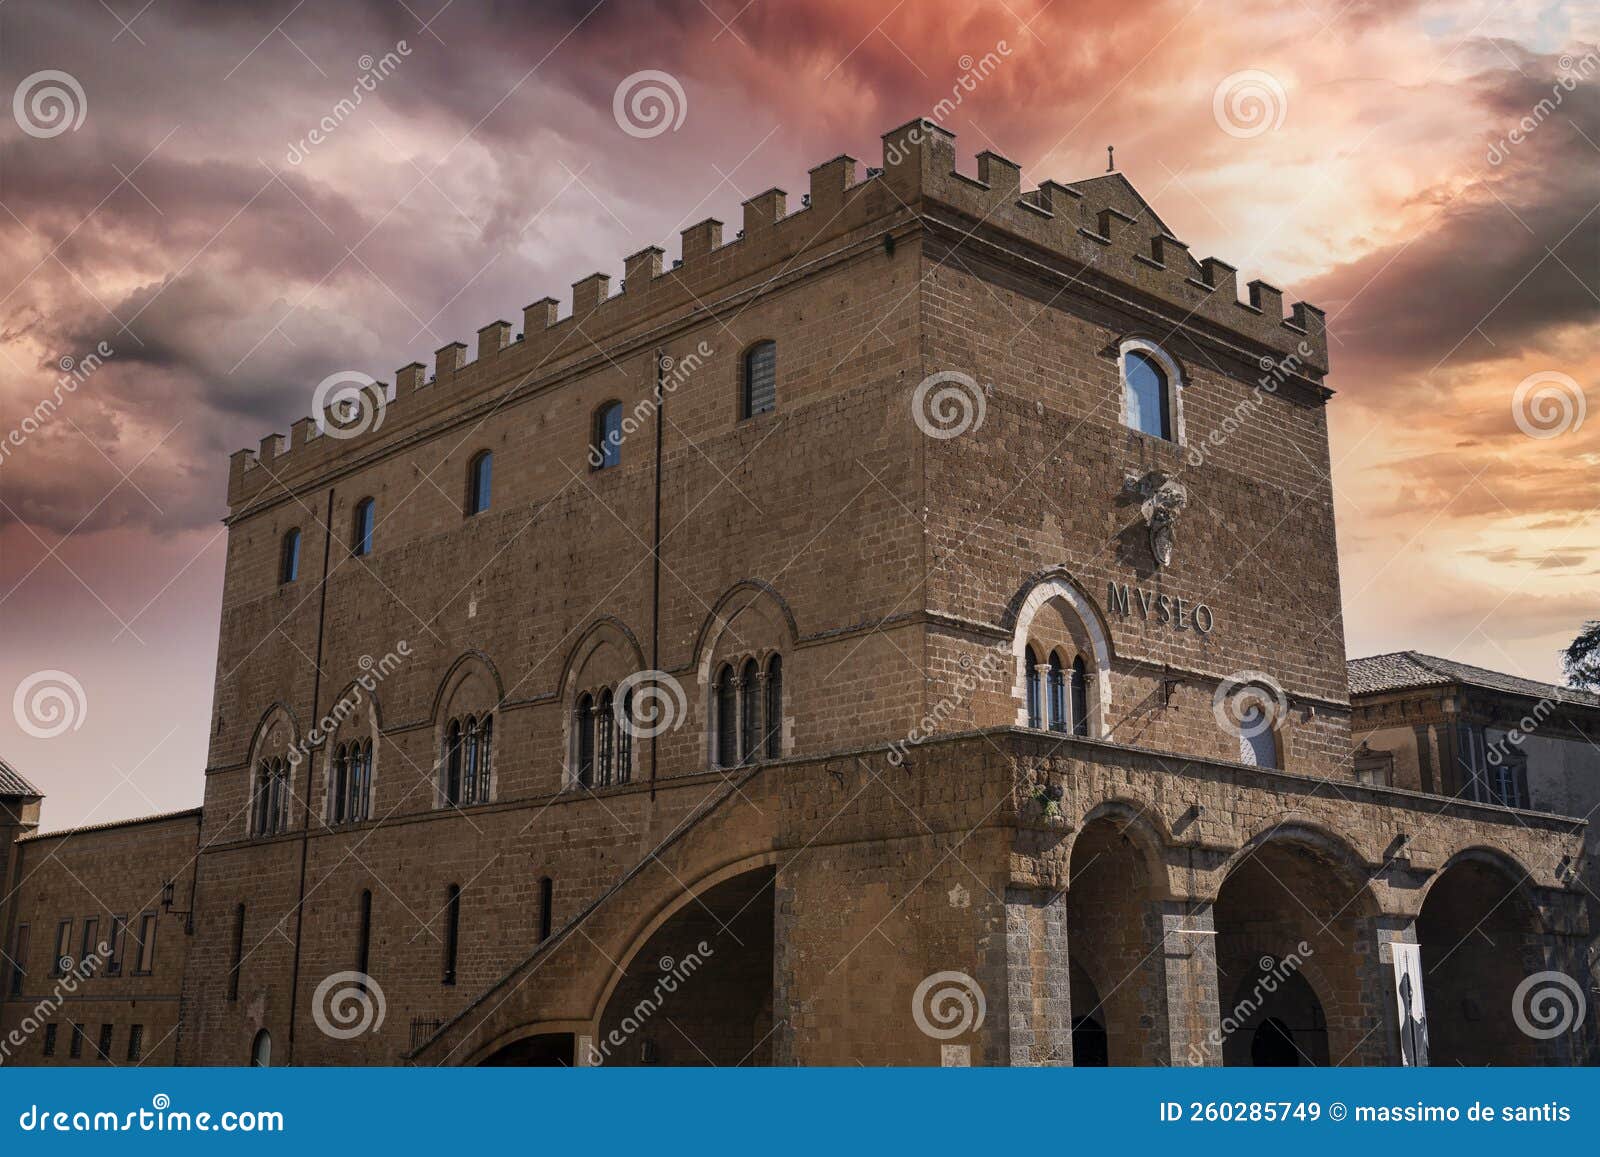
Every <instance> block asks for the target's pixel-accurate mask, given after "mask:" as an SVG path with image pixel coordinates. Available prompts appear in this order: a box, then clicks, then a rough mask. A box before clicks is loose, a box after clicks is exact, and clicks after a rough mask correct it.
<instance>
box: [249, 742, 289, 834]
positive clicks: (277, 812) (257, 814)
mask: <svg viewBox="0 0 1600 1157" xmlns="http://www.w3.org/2000/svg"><path fill="white" fill-rule="evenodd" d="M251 802H252V812H253V815H252V826H253V827H254V828H255V834H256V835H258V836H274V835H277V834H278V833H279V832H282V831H284V830H286V829H287V828H288V826H289V765H288V763H287V762H285V761H284V760H282V759H267V760H263V761H262V762H261V765H260V766H259V768H257V771H256V790H255V798H254V800H252V801H251Z"/></svg>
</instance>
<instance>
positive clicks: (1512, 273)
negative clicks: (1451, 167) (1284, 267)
mask: <svg viewBox="0 0 1600 1157" xmlns="http://www.w3.org/2000/svg"><path fill="white" fill-rule="evenodd" d="M1507 51H1516V52H1517V54H1518V56H1520V58H1521V59H1520V61H1519V62H1517V66H1518V67H1519V68H1521V70H1522V72H1521V73H1519V72H1517V71H1515V70H1513V69H1511V68H1502V69H1499V70H1495V71H1491V72H1485V73H1483V74H1480V75H1479V76H1478V77H1476V78H1474V79H1473V80H1472V81H1470V82H1468V83H1467V85H1466V87H1465V90H1464V94H1463V95H1464V96H1467V97H1469V98H1470V99H1471V100H1473V101H1474V102H1475V103H1476V104H1477V105H1478V106H1480V107H1482V108H1483V110H1484V114H1485V115H1484V122H1483V123H1484V141H1485V145H1484V149H1485V151H1484V155H1483V159H1482V161H1481V162H1480V163H1479V164H1478V165H1477V166H1475V168H1474V169H1473V171H1471V173H1470V174H1469V175H1467V176H1466V177H1465V179H1462V178H1461V177H1460V176H1459V175H1456V176H1455V177H1454V179H1453V180H1454V183H1455V184H1457V185H1459V188H1458V189H1457V190H1456V191H1450V190H1449V189H1447V187H1446V186H1445V185H1444V184H1443V183H1441V185H1440V186H1439V187H1438V189H1437V190H1436V191H1435V193H1434V199H1435V200H1436V201H1437V204H1438V210H1437V213H1436V215H1435V216H1434V217H1433V218H1432V220H1431V222H1430V223H1429V224H1428V225H1426V226H1425V227H1424V228H1423V229H1422V231H1421V232H1420V233H1419V234H1417V235H1415V236H1413V237H1410V238H1408V239H1407V240H1406V241H1404V242H1400V243H1396V244H1394V245H1392V246H1389V247H1386V248H1383V249H1379V250H1377V251H1375V252H1373V253H1370V254H1368V255H1367V256H1365V257H1363V258H1362V259H1360V260H1358V261H1355V262H1353V263H1351V264H1348V265H1344V266H1341V267H1340V268H1338V269H1336V270H1334V271H1333V272H1332V273H1330V274H1329V275H1327V276H1326V277H1323V278H1321V279H1319V280H1318V281H1317V282H1315V283H1314V284H1313V285H1311V286H1309V287H1308V289H1307V296H1308V297H1309V298H1310V300H1312V301H1316V302H1319V303H1320V304H1322V306H1323V307H1324V308H1325V309H1327V310H1328V313H1329V326H1330V328H1331V329H1332V330H1333V332H1334V333H1335V334H1336V335H1337V336H1338V338H1339V339H1340V342H1341V343H1342V344H1341V347H1340V352H1341V354H1342V355H1343V356H1342V357H1341V359H1340V361H1341V368H1342V370H1343V377H1342V379H1341V385H1342V386H1343V388H1345V389H1347V390H1354V391H1360V392H1363V395H1364V400H1365V401H1368V402H1370V403H1372V404H1375V405H1380V406H1382V405H1385V404H1386V403H1385V401H1384V399H1383V396H1382V392H1383V391H1385V390H1389V389H1390V385H1391V383H1392V380H1393V376H1394V375H1396V374H1404V373H1414V374H1423V375H1426V374H1428V373H1430V372H1431V371H1433V370H1434V369H1436V368H1439V367H1440V366H1441V365H1445V366H1451V367H1453V366H1459V365H1462V364H1466V363H1471V362H1473V361H1481V360H1488V359H1501V358H1508V357H1513V356H1515V355H1516V354H1517V353H1519V352H1521V351H1522V350H1524V349H1525V348H1526V347H1527V346H1528V344H1529V343H1530V342H1533V341H1535V340H1537V339H1539V338H1540V337H1541V336H1542V335H1546V334H1548V333H1550V332H1551V331H1553V330H1556V329H1559V328H1560V327H1562V326H1567V325H1572V324H1574V323H1582V324H1590V323H1593V322H1594V321H1596V320H1597V319H1600V298H1597V294H1600V213H1596V211H1595V209H1596V205H1597V203H1600V59H1597V60H1595V61H1594V62H1593V63H1594V64H1595V66H1596V70H1595V72H1594V73H1593V74H1592V75H1591V76H1590V77H1589V78H1588V79H1586V80H1582V81H1579V82H1577V83H1576V84H1575V85H1574V86H1573V87H1572V88H1571V90H1570V91H1568V90H1566V89H1563V87H1562V86H1561V83H1560V81H1561V78H1562V77H1567V78H1568V79H1569V80H1571V79H1572V78H1573V77H1574V76H1575V75H1576V74H1574V73H1571V72H1570V71H1567V72H1564V71H1563V70H1562V69H1561V68H1560V62H1561V61H1562V60H1564V59H1566V58H1565V57H1558V56H1556V55H1548V56H1533V55H1531V54H1529V53H1526V52H1523V51H1521V50H1519V49H1515V46H1509V47H1507ZM1583 51H1585V52H1589V51H1600V50H1595V49H1594V47H1593V46H1589V48H1587V49H1584V50H1583ZM1581 58H1582V55H1581V53H1580V54H1578V55H1577V56H1576V57H1574V59H1575V60H1579V59H1581ZM1552 93H1559V94H1560V99H1561V103H1560V104H1559V105H1557V106H1554V107H1551V106H1550V105H1547V106H1546V107H1545V111H1543V112H1539V111H1537V110H1539V108H1540V102H1541V101H1546V102H1551V101H1552ZM1529 116H1534V117H1540V118H1541V123H1539V124H1538V125H1537V127H1536V128H1534V129H1533V130H1532V131H1530V132H1527V133H1526V134H1525V138H1524V139H1523V140H1522V141H1521V143H1511V142H1510V137H1509V134H1510V133H1511V131H1512V129H1513V128H1515V127H1518V126H1519V125H1521V123H1522V120H1523V118H1524V117H1529ZM1519 131H1521V130H1520V129H1519ZM1491 148H1493V149H1495V150H1496V152H1495V156H1496V157H1497V158H1499V160H1498V163H1491V162H1490V160H1489V152H1490V149H1491ZM1391 394H1392V395H1393V391H1391ZM1396 396H1397V395H1396Z"/></svg>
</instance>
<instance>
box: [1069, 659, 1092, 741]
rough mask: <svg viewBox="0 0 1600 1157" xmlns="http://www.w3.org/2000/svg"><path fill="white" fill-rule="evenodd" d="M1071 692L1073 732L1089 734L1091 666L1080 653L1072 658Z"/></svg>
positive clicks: (1075, 733) (1083, 734)
mask: <svg viewBox="0 0 1600 1157" xmlns="http://www.w3.org/2000/svg"><path fill="white" fill-rule="evenodd" d="M1069 679H1070V684H1069V688H1068V690H1069V693H1070V696H1071V703H1072V734H1074V735H1082V736H1088V734H1089V668H1088V666H1087V665H1086V664H1085V663H1084V661H1083V656H1082V655H1079V656H1077V658H1075V659H1073V660H1072V673H1071V675H1070V676H1069Z"/></svg>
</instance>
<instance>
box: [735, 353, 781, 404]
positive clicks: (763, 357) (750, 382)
mask: <svg viewBox="0 0 1600 1157" xmlns="http://www.w3.org/2000/svg"><path fill="white" fill-rule="evenodd" d="M743 378H744V380H743V382H742V384H741V397H740V404H739V416H740V417H741V418H753V417H755V416H756V415H757V414H766V413H770V412H771V411H772V410H774V409H776V408H777V405H778V343H777V342H771V341H762V342H757V343H756V344H755V345H753V346H751V347H750V348H749V349H748V350H746V351H745V355H744V373H743Z"/></svg>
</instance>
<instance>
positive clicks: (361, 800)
mask: <svg viewBox="0 0 1600 1157" xmlns="http://www.w3.org/2000/svg"><path fill="white" fill-rule="evenodd" d="M371 793H372V740H370V739H366V740H351V741H350V742H348V743H341V744H339V745H338V746H337V747H335V748H334V750H333V762H332V764H331V766H330V767H329V770H328V822H329V823H331V824H355V823H360V822H362V821H363V820H365V819H367V818H368V817H369V816H370V815H371V810H372V808H371Z"/></svg>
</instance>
